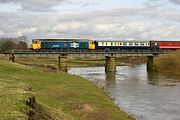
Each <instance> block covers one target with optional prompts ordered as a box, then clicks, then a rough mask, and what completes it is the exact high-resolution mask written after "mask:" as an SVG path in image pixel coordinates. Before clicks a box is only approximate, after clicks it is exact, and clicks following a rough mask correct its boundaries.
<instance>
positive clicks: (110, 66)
mask: <svg viewBox="0 0 180 120" xmlns="http://www.w3.org/2000/svg"><path fill="white" fill-rule="evenodd" d="M105 72H106V73H107V72H116V58H115V57H109V56H106V63H105Z"/></svg>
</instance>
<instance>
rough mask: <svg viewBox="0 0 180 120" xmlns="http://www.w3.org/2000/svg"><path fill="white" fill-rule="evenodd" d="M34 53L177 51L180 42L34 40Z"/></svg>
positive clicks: (179, 47)
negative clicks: (61, 51)
mask: <svg viewBox="0 0 180 120" xmlns="http://www.w3.org/2000/svg"><path fill="white" fill-rule="evenodd" d="M30 49H31V50H33V51H59V50H161V49H163V50H176V49H180V41H170V40H169V41H160V40H148V41H142V40H89V39H33V40H32V44H31V46H30Z"/></svg>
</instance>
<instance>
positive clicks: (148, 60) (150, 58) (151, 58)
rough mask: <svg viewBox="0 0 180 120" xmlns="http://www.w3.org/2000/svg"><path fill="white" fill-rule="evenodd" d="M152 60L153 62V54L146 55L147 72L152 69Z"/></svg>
mask: <svg viewBox="0 0 180 120" xmlns="http://www.w3.org/2000/svg"><path fill="white" fill-rule="evenodd" d="M153 62H154V57H153V56H148V57H147V71H148V72H152V71H153Z"/></svg>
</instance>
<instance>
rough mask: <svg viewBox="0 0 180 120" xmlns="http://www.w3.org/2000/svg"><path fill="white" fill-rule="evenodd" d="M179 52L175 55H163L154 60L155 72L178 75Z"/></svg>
mask: <svg viewBox="0 0 180 120" xmlns="http://www.w3.org/2000/svg"><path fill="white" fill-rule="evenodd" d="M179 60H180V51H177V53H175V54H163V55H160V56H159V57H158V59H155V65H154V69H155V71H158V72H161V73H166V74H174V75H180V61H179Z"/></svg>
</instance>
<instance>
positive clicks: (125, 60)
mask: <svg viewBox="0 0 180 120" xmlns="http://www.w3.org/2000/svg"><path fill="white" fill-rule="evenodd" d="M15 61H16V62H19V63H22V64H26V65H31V66H38V67H39V66H40V67H45V66H47V65H51V66H58V57H27V58H16V59H15ZM27 61H28V62H27ZM145 62H146V58H144V57H122V58H117V59H116V65H117V66H122V65H130V66H132V65H135V64H142V63H145ZM61 64H62V65H63V66H67V67H68V68H72V67H98V66H104V65H105V59H104V58H98V59H97V58H90V57H85V58H67V59H62V62H61Z"/></svg>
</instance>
